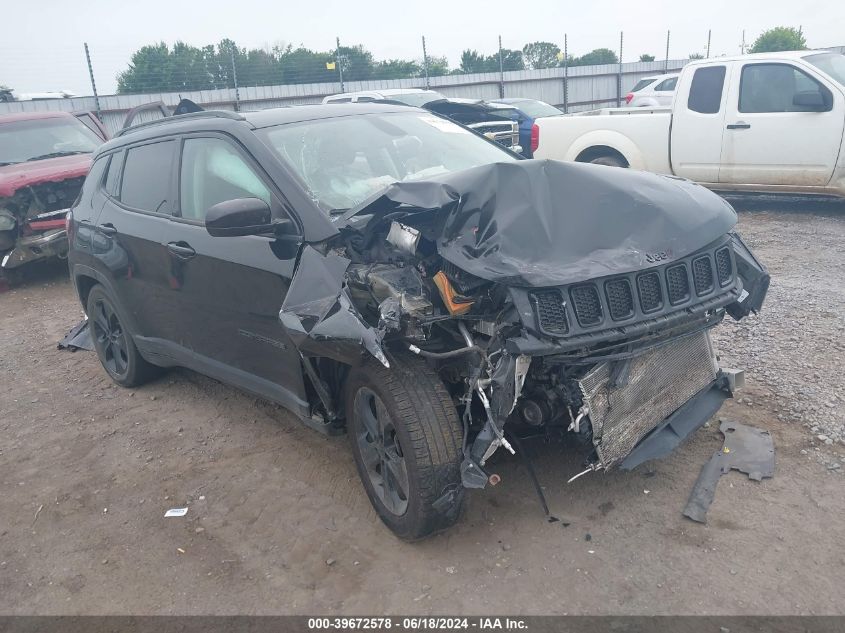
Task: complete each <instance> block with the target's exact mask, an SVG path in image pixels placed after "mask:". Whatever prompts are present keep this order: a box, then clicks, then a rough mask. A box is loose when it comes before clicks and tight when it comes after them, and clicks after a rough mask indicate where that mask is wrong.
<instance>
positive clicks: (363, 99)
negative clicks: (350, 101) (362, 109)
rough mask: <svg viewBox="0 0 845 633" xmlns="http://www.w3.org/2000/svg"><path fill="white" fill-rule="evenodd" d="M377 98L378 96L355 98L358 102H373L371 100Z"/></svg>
mask: <svg viewBox="0 0 845 633" xmlns="http://www.w3.org/2000/svg"><path fill="white" fill-rule="evenodd" d="M375 100H376V98H375V97H358V98H357V99H356V100H355V102H356V103H371V102H373V101H375Z"/></svg>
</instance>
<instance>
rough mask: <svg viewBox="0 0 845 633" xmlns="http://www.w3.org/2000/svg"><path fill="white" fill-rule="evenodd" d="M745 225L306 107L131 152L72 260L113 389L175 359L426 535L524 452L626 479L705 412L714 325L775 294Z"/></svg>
mask: <svg viewBox="0 0 845 633" xmlns="http://www.w3.org/2000/svg"><path fill="white" fill-rule="evenodd" d="M735 223H736V215H735V213H734V211H733V209H732V208H731V207H730V205H729V204H727V203H726V202H725V201H723V200H722V199H721V198H719V197H718V196H716V195H714V194H712V193H711V192H709V191H707V190H706V189H704V188H703V187H701V186H699V185H696V184H693V183H691V182H688V181H684V180H680V179H677V178H668V177H662V176H655V175H652V174H646V173H640V172H635V171H629V170H621V169H613V168H609V167H603V166H594V165H585V164H575V163H571V164H570V163H561V162H555V161H534V160H521V159H519V157H517V156H515V155H514V154H511V153H509V152H508V151H507V150H504V149H502V148H501V147H499V146H498V145H496V144H494V143H492V142H490V141H488V140H487V139H485V138H482V137H480V136H478V135H476V134H474V133H472V132H470V131H468V130H467V129H465V128H463V127H461V126H460V125H457V124H455V123H452V122H450V121H448V120H445V119H442V118H439V117H438V116H436V115H433V114H431V113H429V112H426V111H423V110H416V109H411V108H407V107H399V106H396V107H394V106H389V105H372V104H370V105H363V104H360V105H356V104H353V105H343V106H332V105H324V106H299V107H293V108H283V109H275V110H266V111H262V112H255V113H243V114H236V113H231V112H198V113H193V114H186V115H180V116H174V117H169V118H167V119H164V120H161V121H156V122H151V123H146V124H141V125H139V126H136V127H134V128H129V129H128V130H125V131H124V132H123V133H121V134H119V135H118V137H117V138H115V139H114V140H112V141H111V142H109V143H107V144H105V145H104V146H102V147H101V148H100V150H98V152H97V154H96V156H95V160H94V163H93V166H92V169H91V172H90V174H89V176H88V178H87V180H86V182H85V185H84V188H83V191H82V194H81V196H80V200H79V201H78V203H77V204H76V205H75V206H74V208H73V209H72V212H71V215H70V217H69V223H68V225H69V239H70V254H69V262H70V273H71V277H72V279H73V282H74V284H75V287H76V289H77V291H78V294H79V298H80V300H81V302H82V305H83V307H84V308H85V310H86V313H87V315H88V323H89V327H90V330H91V333H92V335H93V339H94V347H95V349H96V352H97V354H98V355H99V358H100V360H101V361H102V364H103V367H104V368H105V370H106V371H107V372H108V374H109V375H110V376H111V377H112V379H114V380H115V381H116V382H117V383H119V384H121V385H124V386H134V385H138V384H141V383H142V382H143V381H145V380H147V379H149V378H150V377H151V376H153V375H154V374H155V373H156V372H157V370H158V368H160V367H168V366H184V367H188V368H191V369H194V370H196V371H199V372H202V373H204V374H207V375H209V376H212V377H214V378H217V379H219V380H221V381H225V382H227V383H230V384H232V385H235V386H237V387H240V388H242V389H244V390H247V391H250V392H252V393H255V394H258V395H260V396H262V397H264V398H267V399H269V400H272V401H275V402H278V403H280V404H282V405H284V406H285V407H287V408H288V409H290V410H291V411H292V412H293V413H294V414H295V415H297V416H298V417H299V418H300V419H301V420H302V421H303V422H304V423H305V424H307V425H308V426H310V427H313V428H315V429H318V430H320V431H322V432H325V433H329V434H335V433H339V432H343V431H346V432H348V434H349V436H350V438H351V444H352V450H353V453H354V457H355V462H356V464H357V467H358V471H359V473H360V475H361V479H362V481H363V483H364V488H365V489H366V492H367V495H368V496H369V498H370V500H371V502H372V503H373V505H374V507H375V509H376V511H377V512H378V514H379V516H380V517H381V518H382V519H383V521H384V522H385V523H386V524H387V525H388V526H389V527H390V529H391V530H393V532H394V533H396V534H397V535H398V536H400V537H402V538H406V539H415V538H420V537H423V536H425V535H427V534H430V533H431V532H433V531H436V530H439V529H442V528H444V527H447V526H449V525H451V524H452V523H454V522H455V520H456V519H457V517H458V515H459V510H460V506H461V503H462V500H463V498H464V491H465V490H466V489H467V488H483V487H484V486H485V485H486V484H487V483H488V482H494V483H495V482H496V481H497V480H498V475H496V473H494V472H491V468H490V463H489V459H490V457H491V455H492V454H493V453H494V452H495V451H496V450H497V449H498V448H500V447H503V448H504V449H505V450H507V451H510V452H514V450H515V448H516V449H519V448H520V446H521V445H520V438H525V437H527V436H535V437H536V436H565V437H570V438H572V439H574V440H576V441H575V442H574V445H575V446H577V447H579V448H580V450H582V451H583V457H584V472H589V471H591V470H606V469H610V468H614V467H620V468H632V467H634V466H636V465H638V464H640V463H642V462H643V461H646V460H648V459H653V458H656V457H660V456H662V455H664V454H666V453H668V452H669V451H671V450H672V449H673V448H674V447H675V446H677V445H678V444H679V443H680V442H681V441H682V440H683V439H684V438H686V437H687V436H688V435H689V434H690V433H692V432H693V431H694V430H695V429H696V428H698V427H699V426H700V425H702V424H703V423H704V422H705V421H706V420H707V419H708V418H709V417H710V416H712V415H713V414H714V413H715V412H716V411H717V410H718V408H719V406H720V405H721V403H722V402H723V400H724V399H725V398H727V397H729V396H730V394H731V390H732V389H733V388H734V387H735V386H736V381H737V379H738V377H739V376H740V374H739V373H737V372H735V371H733V370H725V369H721V368H720V367H719V365H718V362H717V356H716V354H715V352H714V350H713V347H712V345H711V343H710V337H709V330H710V329H711V328H713V327H714V326H716V325H717V324H718V323H719V322H720V321H721V320H722V319H723V318H724V316H725V314H729V315H730V316H731V317H733V318H735V319H740V318H743V317H744V316H747V315H748V314H749V313H750V312H751V311H756V310H758V309H759V308H760V307H761V305H762V302H763V299H764V296H765V294H766V291H767V288H768V281H769V277H768V274H767V273H766V271H765V268H764V267H763V266H762V265H761V264H760V263H759V262H758V261H757V260H756V259H755V258H754V256H753V255H752V254H751V252H750V251H749V250H748V248H747V247H746V246H745V244H744V243H743V242H742V240H741V239H740V237H739V236H738V235H737V234H736V233H735V232H734V231H733V229H734V225H735Z"/></svg>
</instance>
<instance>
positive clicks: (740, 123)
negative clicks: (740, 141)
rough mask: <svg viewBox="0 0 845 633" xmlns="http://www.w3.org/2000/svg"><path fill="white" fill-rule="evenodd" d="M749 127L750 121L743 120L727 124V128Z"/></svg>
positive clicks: (745, 128)
mask: <svg viewBox="0 0 845 633" xmlns="http://www.w3.org/2000/svg"><path fill="white" fill-rule="evenodd" d="M750 127H751V124H750V123H745V122H743V121H738V122H736V123H730V124H729V125H728V129H729V130H747V129H748V128H750Z"/></svg>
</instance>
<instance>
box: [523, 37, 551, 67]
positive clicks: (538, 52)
mask: <svg viewBox="0 0 845 633" xmlns="http://www.w3.org/2000/svg"><path fill="white" fill-rule="evenodd" d="M558 55H560V48H558V46H557V44H554V43H552V42H531V43H530V44H526V45H525V46H523V47H522V59H523V60H524V61H523V63H524V64H525V65H527V66H528V67H529V68H533V69H536V68H554V67H555V66H557V65H558Z"/></svg>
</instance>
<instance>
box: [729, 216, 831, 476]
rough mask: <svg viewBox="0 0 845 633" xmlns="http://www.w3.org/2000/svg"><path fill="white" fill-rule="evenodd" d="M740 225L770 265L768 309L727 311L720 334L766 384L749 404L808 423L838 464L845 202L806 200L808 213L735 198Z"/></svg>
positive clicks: (822, 450)
mask: <svg viewBox="0 0 845 633" xmlns="http://www.w3.org/2000/svg"><path fill="white" fill-rule="evenodd" d="M734 203H735V205H736V206H737V207H738V208H740V209H741V210H743V213H742V215H741V218H740V225H739V227H740V231H741V234H742V235H743V238H744V239H746V241H747V242H748V244H749V245H750V246H751V248H752V249H753V250H754V252H755V254H756V255H757V256H758V257H759V258H760V259H761V260H762V261H763V263H764V264H765V265H766V266H767V267H768V268H769V272H770V273H771V275H772V284H771V288H770V290H769V294H768V296H767V298H766V303H765V305H764V307H763V310H762V311H761V313H760V314H759V315H758V316H757V317H755V318H750V319H744V320H743V321H741V322H739V323H737V322H735V321H733V320H732V319H730V318H726V319H725V322H724V325H723V327H720V328H718V329H717V331H716V332H717V335H716V341H717V344H719V346H720V347H719V349H720V351H721V352H722V354H723V356H724V358H725V359H726V362H727V363H729V364H730V365H732V366H736V367H743V368H745V369H746V370H747V372H748V373H749V374H750V375H752V376H753V377H754V380H755V381H756V382H757V383H759V384H760V385H762V386H764V387H766V389H765V391H764V392H763V395H762V396H761V397H760V398H756V399H752V398H750V397H747V396H746V397H742V396H740V397H739V398H738V400H737V402H738V403H740V404H744V405H745V406H747V407H755V406H761V405H765V406H766V407H767V408H769V409H770V410H771V411H772V412H773V413H776V414H777V417H778V419H779V420H781V421H787V422H791V423H796V424H802V425H803V426H804V427H806V428H807V429H809V430H810V431H811V433H812V435H813V440H814V444H817V446H814V447H813V448H814V449H815V450H814V452H815V453H817V457H818V458H819V459H820V460H821V461H823V462H824V463H826V464H827V465H829V466H830V467H831V468H832V469H841V468H843V467H842V466H841V465H840V461H839V458H841V457H843V456H845V380H843V369H845V353H844V352H845V205H843V204H838V203H831V202H815V203H813V202H804V203H803V206H804V207H805V208H807V209H808V211H805V212H803V213H789V212H786V211H785V210H784V209H788V208H790V206H791V205H789V204H788V203H780V204H777V203H775V204H774V206H775V207H776V210H775V211H771V210H769V211H766V210H759V207H761V206H771V204H772V203H771V202H768V201H757V202H748V201H742V200H740V201H734Z"/></svg>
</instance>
